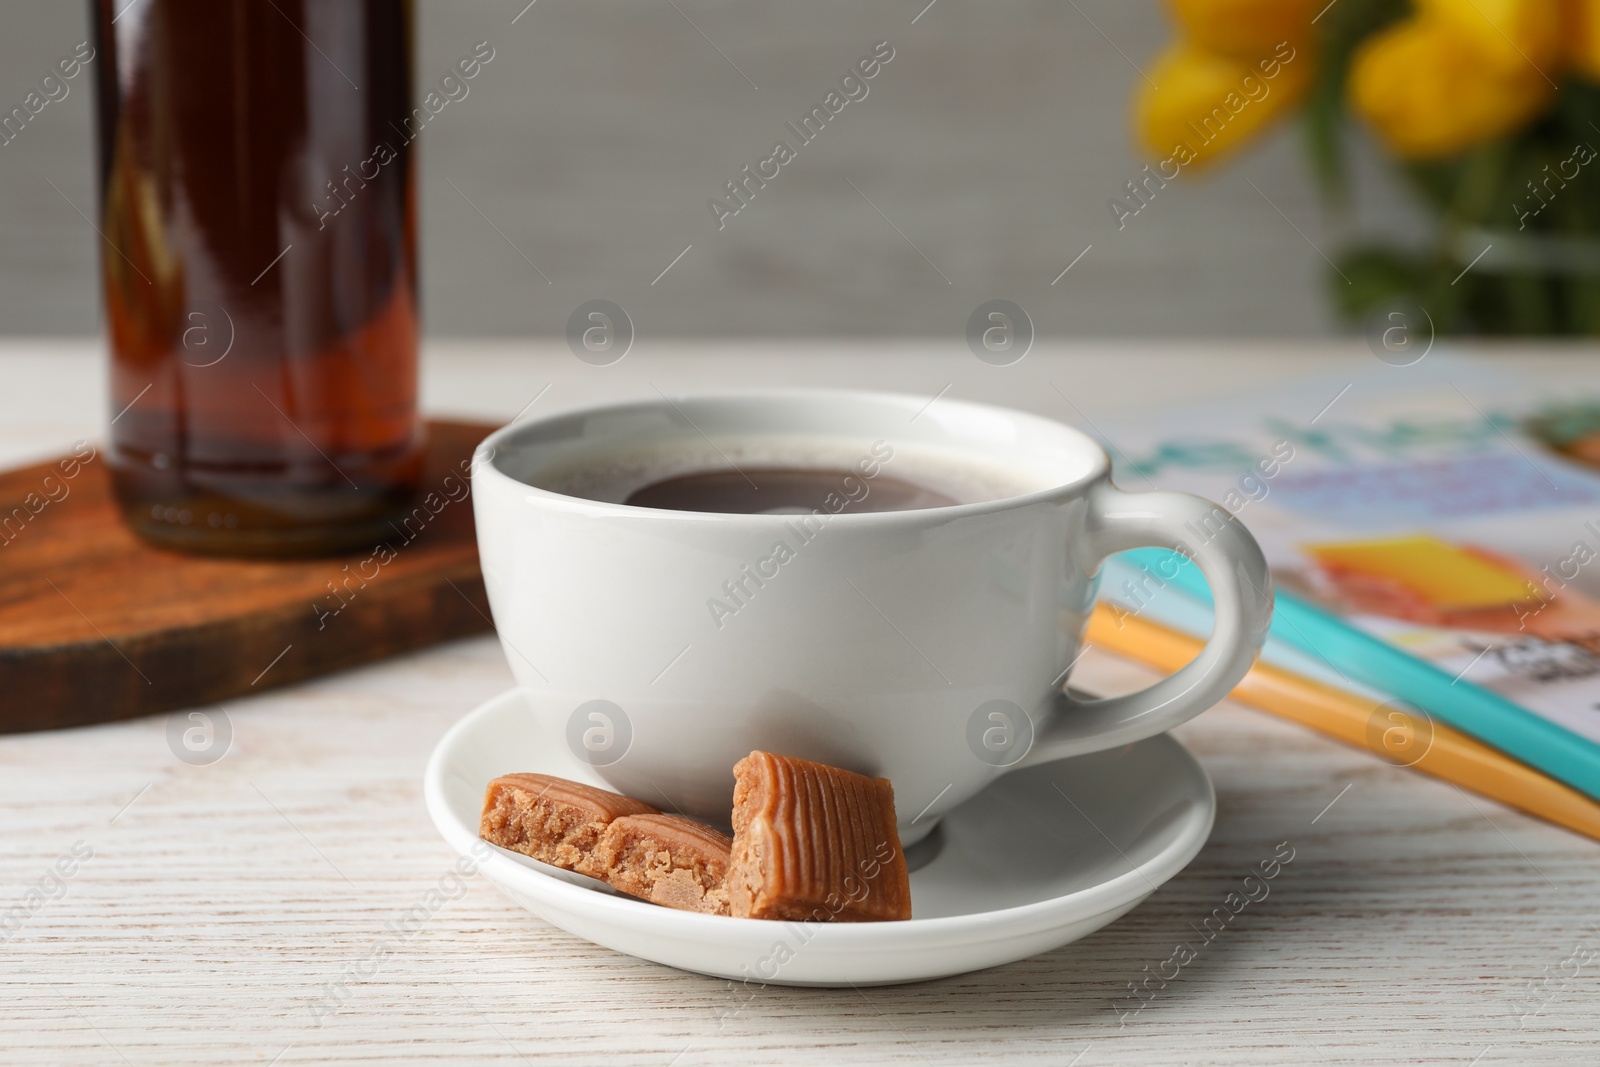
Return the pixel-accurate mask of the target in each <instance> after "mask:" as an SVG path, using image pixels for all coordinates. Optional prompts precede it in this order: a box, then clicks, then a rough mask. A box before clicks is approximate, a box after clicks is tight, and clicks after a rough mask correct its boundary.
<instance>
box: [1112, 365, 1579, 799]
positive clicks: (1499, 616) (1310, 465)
mask: <svg viewBox="0 0 1600 1067" xmlns="http://www.w3.org/2000/svg"><path fill="white" fill-rule="evenodd" d="M1578 367H1579V364H1578V361H1577V360H1576V359H1575V360H1574V368H1573V369H1574V371H1575V372H1576V371H1577V370H1578ZM1096 428H1097V429H1098V430H1099V431H1100V432H1101V435H1102V437H1103V438H1104V439H1105V441H1106V443H1107V445H1108V447H1109V449H1110V451H1111V454H1112V457H1113V463H1114V466H1115V469H1116V476H1117V480H1118V483H1119V484H1121V485H1122V486H1124V487H1126V488H1128V489H1130V490H1139V489H1147V488H1150V487H1151V486H1156V487H1159V488H1163V489H1180V490H1184V491H1187V492H1191V493H1196V494H1199V495H1201V496H1204V497H1207V498H1209V499H1211V500H1214V501H1217V502H1218V503H1219V504H1221V505H1222V506H1223V507H1224V508H1225V509H1226V510H1227V511H1229V512H1231V513H1232V514H1234V515H1235V516H1236V517H1238V518H1239V519H1240V520H1242V521H1243V522H1244V523H1245V524H1246V525H1247V526H1248V527H1249V528H1250V530H1251V532H1252V533H1253V534H1254V535H1255V536H1256V538H1257V540H1259V541H1260V542H1261V546H1262V549H1263V551H1264V552H1265V553H1266V556H1267V560H1268V562H1269V564H1270V565H1271V568H1272V572H1273V577H1274V581H1275V582H1276V583H1277V588H1278V590H1279V591H1280V593H1288V594H1290V596H1289V597H1282V598H1280V611H1279V614H1280V621H1282V620H1283V618H1284V617H1285V615H1286V612H1285V608H1286V607H1298V606H1299V605H1310V606H1311V607H1310V609H1309V610H1310V612H1311V614H1313V615H1315V616H1317V619H1314V620H1312V621H1318V620H1320V619H1321V618H1324V616H1322V612H1326V613H1328V615H1329V616H1331V617H1332V618H1331V619H1329V620H1328V623H1327V625H1333V626H1337V625H1339V623H1340V622H1342V623H1343V624H1345V625H1347V626H1348V627H1350V628H1354V630H1356V631H1359V632H1360V633H1364V634H1367V635H1370V636H1371V637H1374V638H1377V639H1380V640H1381V641H1383V642H1385V643H1387V644H1388V645H1389V646H1390V647H1391V648H1392V649H1399V650H1402V651H1403V652H1404V653H1407V654H1409V655H1410V656H1411V657H1415V658H1416V659H1418V660H1421V661H1423V662H1425V663H1429V664H1432V666H1433V667H1436V668H1438V669H1439V671H1442V672H1443V675H1441V676H1439V680H1438V681H1436V682H1431V683H1430V684H1431V685H1432V689H1431V690H1430V691H1429V692H1430V693H1431V695H1433V696H1434V697H1435V698H1437V699H1438V700H1439V701H1442V702H1443V704H1444V705H1445V706H1449V705H1450V704H1452V703H1460V702H1461V701H1460V700H1459V699H1457V700H1452V699H1451V698H1460V697H1461V696H1462V694H1463V693H1464V692H1465V691H1466V690H1468V689H1471V688H1472V687H1473V686H1476V687H1481V688H1482V689H1484V690H1488V691H1489V692H1490V693H1492V694H1497V695H1498V696H1499V697H1502V698H1505V701H1510V702H1511V703H1512V704H1514V705H1516V706H1517V707H1516V708H1508V710H1509V712H1510V713H1511V714H1520V713H1518V712H1517V708H1520V709H1522V710H1523V711H1524V712H1527V713H1532V714H1533V715H1535V716H1538V717H1539V718H1541V719H1543V720H1544V721H1545V723H1549V724H1554V725H1556V726H1559V727H1560V728H1562V729H1563V730H1565V731H1567V733H1566V734H1564V735H1563V734H1558V733H1556V732H1553V731H1551V730H1549V728H1548V727H1546V726H1542V725H1541V726H1539V730H1540V731H1542V734H1543V736H1542V738H1540V739H1537V741H1536V742H1532V741H1530V742H1528V744H1531V745H1534V751H1549V750H1550V748H1551V744H1552V738H1554V739H1555V741H1556V742H1557V743H1556V745H1555V747H1556V748H1563V747H1576V748H1589V747H1590V746H1593V751H1592V752H1591V753H1585V754H1584V758H1585V759H1590V764H1589V766H1590V767H1591V768H1592V766H1594V763H1593V760H1594V759H1600V382H1596V383H1595V384H1594V385H1593V386H1592V387H1590V388H1589V390H1588V391H1587V392H1584V391H1583V390H1581V389H1579V388H1575V387H1574V386H1571V385H1569V386H1565V387H1562V388H1559V389H1548V388H1546V389H1540V388H1539V387H1537V386H1535V385H1533V384H1530V383H1527V382H1523V381H1519V380H1515V379H1511V378H1507V377H1504V376H1500V375H1497V374H1495V373H1493V372H1490V371H1487V370H1484V369H1482V368H1481V367H1480V366H1479V365H1477V364H1475V363H1473V362H1471V361H1468V360H1466V359H1454V360H1451V359H1447V358H1444V357H1442V356H1435V358H1434V359H1432V360H1430V361H1427V362H1425V363H1422V364H1418V365H1415V366H1411V367H1390V366H1385V365H1381V364H1378V365H1375V366H1374V368H1373V369H1372V370H1370V371H1367V372H1364V373H1362V374H1359V375H1356V376H1345V377H1339V378H1319V379H1317V380H1314V381H1304V382H1300V383H1296V384H1294V385H1291V386H1288V387H1284V388H1279V389H1275V390H1272V391H1271V392H1264V393H1261V394H1259V395H1255V396H1252V397H1235V398H1231V399H1229V400H1228V401H1226V402H1224V403H1219V404H1215V405H1210V406H1204V407H1194V408H1188V409H1180V410H1175V411H1174V410H1167V411H1159V412H1151V413H1148V414H1145V415H1140V416H1136V417H1131V418H1123V419H1118V420H1102V421H1099V422H1097V424H1096ZM1194 532H1195V534H1196V535H1197V536H1200V537H1203V536H1204V532H1203V531H1200V530H1196V531H1194ZM1155 558H1156V557H1153V556H1151V555H1150V554H1149V553H1133V554H1125V555H1124V556H1123V557H1120V558H1119V559H1118V560H1115V561H1113V562H1112V563H1110V564H1108V566H1107V569H1106V572H1105V575H1104V578H1103V580H1102V585H1101V597H1102V598H1103V599H1105V600H1107V601H1108V602H1109V603H1111V604H1112V605H1113V606H1114V608H1115V610H1116V611H1117V612H1133V613H1143V612H1147V611H1148V612H1150V613H1151V615H1150V617H1151V618H1152V619H1157V620H1159V621H1163V622H1165V623H1167V624H1168V625H1173V626H1178V627H1180V628H1182V629H1187V630H1189V631H1190V632H1198V633H1202V634H1203V633H1204V632H1208V631H1209V629H1210V627H1209V608H1208V607H1204V606H1198V605H1197V603H1196V602H1195V601H1194V600H1193V598H1188V600H1187V602H1186V600H1185V596H1184V594H1183V593H1181V592H1179V590H1180V589H1182V588H1184V587H1185V585H1186V582H1187V583H1188V584H1189V585H1191V586H1192V583H1193V581H1194V579H1195V578H1196V577H1197V576H1196V575H1195V574H1194V573H1193V568H1188V570H1189V572H1190V573H1189V574H1188V575H1186V576H1184V577H1185V579H1186V581H1178V582H1163V581H1162V579H1161V573H1162V572H1161V571H1160V570H1159V568H1158V569H1157V570H1156V571H1154V572H1153V571H1152V570H1151V567H1150V564H1151V561H1152V559H1155ZM1168 576H1169V577H1170V574H1169V575H1168ZM1291 600H1293V601H1294V602H1295V603H1294V604H1293V605H1290V604H1288V603H1287V602H1288V601H1291ZM1319 608H1320V609H1322V612H1318V611H1316V609H1319ZM1294 617H1295V616H1290V622H1289V625H1290V626H1291V628H1292V629H1291V630H1289V631H1285V630H1284V628H1283V627H1282V626H1275V627H1274V635H1275V639H1274V641H1273V642H1271V643H1270V644H1269V650H1268V653H1267V659H1268V660H1269V661H1270V662H1276V663H1278V664H1279V665H1281V666H1286V667H1289V668H1290V669H1292V670H1295V671H1297V672H1299V673H1302V674H1306V675H1309V676H1312V677H1316V678H1319V679H1320V680H1323V681H1326V682H1329V683H1331V684H1334V685H1337V686H1340V687H1342V688H1345V689H1347V690H1352V691H1364V692H1372V693H1379V692H1382V691H1383V690H1384V688H1385V687H1384V685H1383V677H1382V673H1381V672H1377V673H1376V674H1375V673H1374V672H1373V671H1372V670H1370V669H1369V670H1368V671H1367V672H1366V673H1365V674H1363V672H1361V671H1359V670H1356V669H1354V668H1355V667H1356V666H1357V664H1355V663H1353V662H1351V659H1352V657H1354V658H1364V657H1361V656H1359V655H1357V654H1356V653H1354V652H1352V651H1350V650H1351V649H1357V648H1358V645H1354V644H1351V643H1349V642H1347V641H1340V640H1333V641H1319V640H1314V639H1313V638H1312V636H1308V635H1307V634H1306V633H1304V632H1303V630H1302V629H1301V627H1299V626H1295V624H1294V623H1293V621H1292V619H1293V618H1294ZM1298 617H1300V618H1302V619H1304V618H1305V616H1304V615H1301V616H1298ZM1302 625H1303V626H1304V625H1306V624H1304V623H1303V624H1302ZM1323 633H1324V635H1326V634H1327V633H1329V631H1324V632H1323ZM1280 636H1288V637H1289V638H1290V641H1289V642H1285V641H1281V640H1277V639H1276V638H1277V637H1280ZM1335 636H1337V635H1335ZM1301 638H1304V640H1301ZM1357 640H1360V639H1357ZM1290 643H1292V644H1294V645H1298V646H1299V647H1298V648H1289V647H1286V645H1287V644H1290ZM1366 643H1367V644H1370V642H1366ZM1324 647H1326V648H1328V649H1330V650H1334V654H1332V655H1324V654H1322V650H1323V648H1324ZM1384 651H1385V652H1387V651H1388V650H1384ZM1341 655H1343V656H1344V657H1345V661H1344V662H1341V661H1340V656H1341ZM1366 666H1368V667H1369V668H1370V667H1371V664H1366ZM1363 683H1365V684H1363ZM1447 689H1448V691H1447ZM1418 703H1419V704H1420V703H1421V702H1420V701H1418ZM1499 703H1502V704H1504V701H1500V702H1499ZM1491 710H1493V709H1491ZM1451 721H1452V722H1453V723H1454V725H1457V726H1458V727H1461V728H1463V729H1466V730H1468V732H1471V733H1475V734H1478V735H1480V736H1483V739H1485V740H1489V741H1491V743H1496V744H1499V745H1500V746H1501V747H1504V748H1507V749H1508V750H1513V751H1514V750H1515V749H1516V747H1518V746H1515V745H1511V744H1508V743H1507V742H1506V740H1505V737H1506V736H1509V735H1504V734H1500V735H1497V734H1496V732H1495V730H1492V729H1489V728H1488V726H1490V725H1494V724H1492V723H1489V722H1488V717H1486V718H1485V720H1484V721H1483V722H1480V723H1478V725H1480V726H1483V727H1484V728H1483V729H1479V730H1475V729H1474V721H1471V720H1469V721H1465V722H1463V721H1458V720H1456V719H1454V718H1452V719H1451ZM1513 725H1515V724H1513ZM1513 732H1515V731H1513ZM1519 736H1520V735H1519ZM1561 738H1565V740H1564V741H1563V740H1561ZM1585 742H1587V744H1586V743H1585ZM1541 745H1542V746H1543V748H1542V749H1540V748H1539V746H1541ZM1523 747H1526V746H1523ZM1518 754H1520V755H1521V756H1522V757H1523V758H1524V759H1528V761H1529V762H1533V763H1535V764H1536V765H1540V766H1544V767H1545V769H1547V770H1549V771H1550V772H1551V773H1555V774H1557V775H1558V776H1559V777H1563V778H1565V779H1566V780H1568V781H1569V782H1571V783H1572V784H1574V785H1577V786H1579V787H1580V788H1584V789H1585V790H1586V791H1588V792H1590V793H1591V794H1596V788H1595V781H1594V779H1593V776H1592V773H1591V771H1588V770H1580V771H1578V772H1573V771H1571V770H1570V769H1567V770H1566V772H1565V773H1563V772H1562V771H1558V770H1556V769H1554V768H1552V767H1550V766H1547V765H1546V764H1545V763H1544V762H1543V761H1541V760H1539V759H1535V758H1532V756H1531V755H1530V752H1529V751H1523V752H1520V753H1518ZM1569 754H1570V753H1558V756H1560V757H1561V758H1565V757H1566V756H1567V755H1569Z"/></svg>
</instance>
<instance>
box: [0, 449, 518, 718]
mask: <svg viewBox="0 0 1600 1067" xmlns="http://www.w3.org/2000/svg"><path fill="white" fill-rule="evenodd" d="M492 429H493V427H492V426H489V425H483V424H478V423H464V422H442V421H435V422H430V423H429V424H428V430H429V445H428V458H427V465H426V473H425V475H424V481H423V492H424V497H423V499H424V500H427V499H428V498H427V496H426V494H427V492H428V491H429V490H435V491H437V495H436V496H435V497H433V499H432V503H433V505H434V506H436V507H437V508H438V510H437V511H436V512H435V511H433V510H432V509H431V508H428V507H424V509H423V512H422V515H423V516H426V518H427V521H426V523H425V524H424V523H422V522H421V521H420V520H419V521H413V522H412V523H411V524H410V526H409V527H408V530H407V533H408V534H410V535H411V539H410V540H406V539H405V538H403V537H402V535H401V533H400V532H397V533H396V535H395V537H394V538H393V540H392V541H391V542H390V543H389V546H388V547H389V548H390V549H391V550H392V558H388V559H387V561H384V562H380V560H381V559H382V556H375V553H374V549H367V550H363V551H361V552H357V553H353V554H351V555H348V556H339V557H331V558H323V559H312V560H292V561H284V562H276V561H274V562H265V561H259V560H231V559H220V558H216V557H207V556H188V555H181V554H179V553H176V552H170V551H167V550H165V549H160V548H155V547H152V546H151V545H148V544H146V543H145V542H143V541H141V540H139V539H138V538H136V537H135V536H134V535H133V533H132V532H131V531H129V529H128V528H127V526H125V525H124V524H123V522H122V519H121V517H120V514H119V512H118V509H117V505H116V502H115V500H114V499H113V498H112V495H111V483H110V478H109V472H108V470H107V468H106V463H105V457H104V455H103V454H102V453H98V452H92V450H91V448H90V447H88V446H84V447H81V448H80V449H79V450H78V453H77V455H76V456H75V457H69V458H67V459H63V460H60V461H55V462H50V463H44V464H39V465H38V466H33V467H27V468H24V469H21V470H16V471H10V472H7V473H5V474H0V733H16V732H19V731H23V730H44V729H52V728H56V727H62V726H80V725H84V724H86V723H95V722H106V721H110V720H113V719H126V718H131V717H133V716H136V715H147V714H150V713H153V712H160V711H170V710H172V709H174V708H185V707H193V706H196V705H203V704H206V703H210V702H214V701H218V700H223V699H226V698H228V697H236V696H240V695H243V694H246V693H254V692H259V691H261V690H265V689H270V688H273V687H274V686H280V685H287V684H289V683H291V682H297V681H300V680H302V679H305V678H311V677H314V676H316V675H319V674H327V673H328V672H330V671H336V670H341V669H343V668H346V667H353V666H356V665H357V664H362V663H369V662H371V661H373V660H378V659H384V658H386V657H389V656H394V655H398V654H400V653H402V652H409V651H411V650H412V649H416V648H421V647H423V646H425V645H431V644H435V643H437V642H440V641H447V640H450V639H451V638H456V637H462V636H465V635H468V634H475V633H481V632H483V631H485V630H489V629H492V623H491V622H490V619H489V604H488V600H487V599H486V598H485V596H484V591H483V579H482V577H481V575H480V574H479V571H478V549H477V543H476V540H475V538H474V534H473V525H472V500H471V497H470V496H468V495H467V494H466V492H465V491H464V489H463V483H464V482H465V478H464V477H463V472H464V471H465V470H466V462H467V461H468V460H469V459H470V457H471V455H472V450H473V447H474V446H475V445H476V444H477V443H478V442H479V441H481V440H482V439H483V438H484V437H485V436H486V435H487V434H488V433H489V432H490V430H492ZM85 457H87V458H85ZM69 472H70V473H69ZM452 474H454V475H455V476H456V478H457V481H455V482H447V481H446V478H447V476H448V475H452ZM441 504H442V506H440V505H441ZM374 548H376V546H374ZM383 555H391V553H384V554H383ZM330 583H331V584H330Z"/></svg>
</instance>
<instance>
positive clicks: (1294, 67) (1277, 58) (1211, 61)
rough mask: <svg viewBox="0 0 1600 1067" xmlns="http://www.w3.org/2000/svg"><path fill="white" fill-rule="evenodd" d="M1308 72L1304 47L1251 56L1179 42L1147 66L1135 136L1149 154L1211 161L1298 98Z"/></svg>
mask: <svg viewBox="0 0 1600 1067" xmlns="http://www.w3.org/2000/svg"><path fill="white" fill-rule="evenodd" d="M1311 77H1312V63H1311V56H1310V54H1309V52H1308V51H1307V50H1306V49H1304V48H1303V47H1302V48H1295V47H1294V46H1292V45H1284V46H1283V47H1281V48H1279V49H1277V50H1276V51H1272V50H1268V51H1267V52H1266V53H1263V54H1262V55H1261V58H1258V59H1255V60H1253V61H1252V60H1244V59H1234V58H1229V57H1227V56H1223V55H1219V54H1218V53H1216V52H1213V51H1209V50H1207V49H1205V48H1202V47H1200V46H1198V45H1195V44H1191V43H1189V42H1180V43H1178V44H1175V45H1173V46H1172V47H1170V48H1169V49H1168V50H1167V51H1166V52H1165V53H1164V54H1163V55H1162V56H1161V57H1160V58H1159V59H1157V60H1156V62H1155V65H1154V66H1152V67H1151V68H1150V70H1149V78H1150V81H1151V82H1154V83H1155V87H1152V86H1151V85H1149V84H1148V83H1146V84H1141V85H1140V86H1139V96H1138V99H1137V101H1136V103H1135V105H1134V116H1135V125H1136V127H1137V134H1138V138H1139V141H1140V143H1141V144H1142V145H1143V146H1144V148H1145V150H1146V151H1147V152H1148V153H1149V154H1150V155H1152V156H1154V157H1155V158H1157V159H1162V160H1166V159H1171V160H1173V161H1174V162H1175V163H1176V164H1177V165H1178V166H1191V165H1204V164H1206V163H1210V162H1211V161H1213V160H1215V159H1218V158H1220V157H1222V156H1224V155H1227V154H1228V153H1229V152H1231V151H1232V150H1234V149H1235V148H1237V147H1238V146H1239V145H1240V144H1242V143H1243V142H1244V141H1246V140H1248V139H1250V138H1251V137H1253V136H1254V135H1255V134H1256V133H1258V132H1259V131H1260V130H1261V129H1262V128H1263V127H1265V126H1267V125H1268V124H1269V123H1271V121H1272V120H1273V119H1275V118H1277V117H1278V116H1279V115H1281V114H1283V113H1284V112H1285V111H1287V110H1289V109H1290V108H1292V107H1294V106H1295V105H1296V104H1298V103H1299V102H1300V101H1301V99H1303V98H1304V96H1305V94H1306V90H1307V89H1308V88H1309V87H1310V85H1311Z"/></svg>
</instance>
